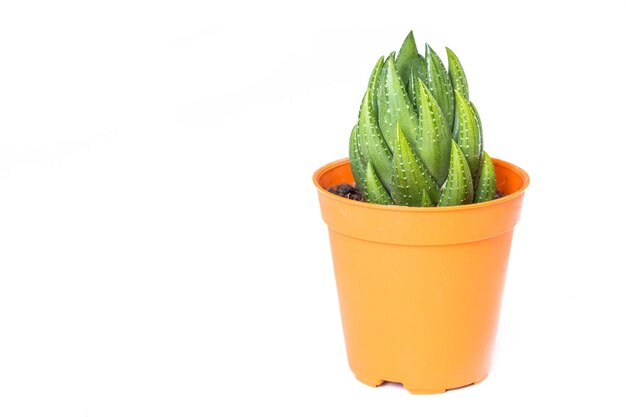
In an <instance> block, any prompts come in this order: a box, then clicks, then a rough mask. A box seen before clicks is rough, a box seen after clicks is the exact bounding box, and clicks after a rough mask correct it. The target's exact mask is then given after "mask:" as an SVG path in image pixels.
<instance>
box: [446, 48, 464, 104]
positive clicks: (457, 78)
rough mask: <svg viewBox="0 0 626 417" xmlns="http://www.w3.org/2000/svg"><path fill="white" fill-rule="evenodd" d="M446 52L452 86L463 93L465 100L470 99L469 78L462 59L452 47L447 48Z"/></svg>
mask: <svg viewBox="0 0 626 417" xmlns="http://www.w3.org/2000/svg"><path fill="white" fill-rule="evenodd" d="M446 53H447V54H448V72H449V73H450V81H451V82H452V88H453V89H454V90H456V91H458V92H459V93H461V94H462V95H463V97H464V98H465V100H467V101H469V86H468V85H467V78H466V77H465V71H463V67H462V66H461V61H459V58H457V56H456V55H455V54H454V52H452V49H450V48H446Z"/></svg>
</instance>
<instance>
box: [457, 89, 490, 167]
mask: <svg viewBox="0 0 626 417" xmlns="http://www.w3.org/2000/svg"><path fill="white" fill-rule="evenodd" d="M454 94H455V104H456V111H455V117H456V119H457V121H456V125H457V126H458V133H457V138H456V141H457V143H458V144H459V147H460V148H461V151H462V152H463V156H465V159H466V160H467V164H468V165H469V167H470V171H471V173H472V178H476V177H477V175H478V170H479V168H480V157H481V155H482V153H483V141H482V135H481V134H480V127H479V126H478V119H477V118H476V116H475V115H474V110H472V106H471V105H470V103H468V101H467V100H466V99H465V97H463V94H461V92H460V91H458V90H454Z"/></svg>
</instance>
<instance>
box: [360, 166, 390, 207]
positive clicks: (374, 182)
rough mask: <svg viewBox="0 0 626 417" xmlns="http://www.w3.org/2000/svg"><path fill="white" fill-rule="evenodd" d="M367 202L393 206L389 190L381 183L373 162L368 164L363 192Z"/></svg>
mask: <svg viewBox="0 0 626 417" xmlns="http://www.w3.org/2000/svg"><path fill="white" fill-rule="evenodd" d="M363 193H364V195H365V200H366V201H367V202H369V203H375V204H387V205H390V204H393V200H392V199H391V197H390V196H389V193H388V192H387V190H385V187H384V186H383V184H382V183H381V182H380V179H379V178H378V175H376V170H375V169H374V165H373V164H372V161H369V162H368V163H367V167H366V169H365V190H364V191H363Z"/></svg>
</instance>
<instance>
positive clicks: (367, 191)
mask: <svg viewBox="0 0 626 417" xmlns="http://www.w3.org/2000/svg"><path fill="white" fill-rule="evenodd" d="M424 51H425V52H424V55H421V54H420V53H419V52H418V50H417V46H416V44H415V38H414V37H413V32H410V33H409V34H408V36H407V37H406V39H405V40H404V43H403V44H402V47H401V48H400V50H399V51H398V55H397V58H396V54H395V52H392V53H391V54H389V56H388V57H387V58H386V59H385V58H384V57H381V58H380V59H379V60H378V61H377V62H376V65H375V66H374V69H373V71H372V74H371V76H370V79H369V82H368V87H367V91H366V92H365V95H364V97H363V100H362V101H361V108H360V110H359V117H358V122H357V124H356V125H355V126H354V128H353V129H352V133H351V135H350V166H351V169H352V173H353V175H354V179H355V181H356V185H357V187H358V188H359V189H360V190H361V191H362V192H363V195H364V196H365V200H366V201H368V202H370V203H377V204H387V205H390V204H396V205H404V206H417V207H431V206H455V205H462V204H471V203H481V202H485V201H489V200H493V199H494V198H495V197H496V174H495V169H494V166H493V162H492V161H491V158H490V157H489V155H488V154H487V152H485V151H484V150H483V133H482V124H481V121H480V117H479V115H478V111H477V110H476V106H474V103H472V102H471V101H470V98H469V87H468V83H467V78H466V76H465V71H464V70H463V67H462V65H461V62H460V61H459V59H458V57H457V56H456V55H455V54H454V52H452V50H451V49H449V48H446V52H447V56H448V68H447V69H446V67H445V65H444V63H443V61H442V60H441V58H439V56H438V55H437V53H436V52H435V51H434V50H433V49H432V48H431V47H430V46H429V45H428V44H426V47H425V49H424Z"/></svg>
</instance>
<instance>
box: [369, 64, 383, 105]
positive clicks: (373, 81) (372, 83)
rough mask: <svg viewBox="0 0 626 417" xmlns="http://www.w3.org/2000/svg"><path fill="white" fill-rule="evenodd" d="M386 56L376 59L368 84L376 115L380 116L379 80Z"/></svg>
mask: <svg viewBox="0 0 626 417" xmlns="http://www.w3.org/2000/svg"><path fill="white" fill-rule="evenodd" d="M384 59H385V57H382V56H381V57H380V58H378V61H376V65H374V69H373V70H372V75H370V79H369V82H368V85H367V89H368V90H369V92H370V99H371V100H372V109H373V110H374V116H375V117H378V99H377V98H376V93H377V92H378V82H379V80H380V72H381V69H382V67H383V62H384Z"/></svg>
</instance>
